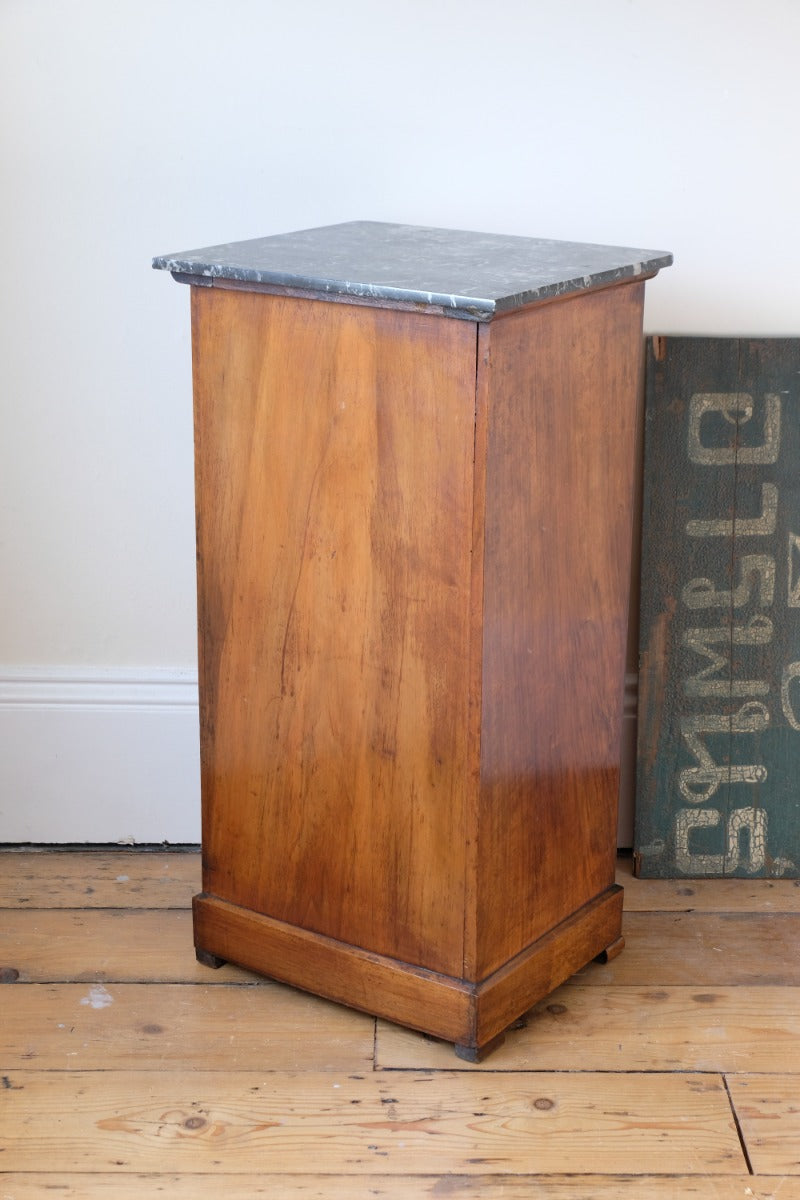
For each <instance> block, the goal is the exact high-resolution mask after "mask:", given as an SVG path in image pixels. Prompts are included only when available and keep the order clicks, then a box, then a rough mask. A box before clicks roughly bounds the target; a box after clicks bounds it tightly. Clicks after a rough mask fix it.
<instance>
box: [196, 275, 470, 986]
mask: <svg viewBox="0 0 800 1200" xmlns="http://www.w3.org/2000/svg"><path fill="white" fill-rule="evenodd" d="M192 298H193V331H194V336H193V341H194V347H195V400H196V417H197V419H196V454H197V459H196V461H197V496H198V560H199V606H200V615H199V620H200V630H201V697H202V698H201V708H202V713H201V723H202V741H203V747H204V748H203V791H204V811H203V820H204V825H203V829H204V834H203V838H204V855H205V874H204V887H205V890H206V891H208V892H211V893H213V894H216V895H218V896H220V897H222V898H223V899H228V900H232V901H233V902H235V903H238V904H241V905H244V906H245V907H248V908H251V909H253V910H254V911H256V912H261V913H264V914H266V915H269V916H271V917H274V918H276V919H278V920H282V921H286V922H288V923H291V924H296V925H298V926H301V927H303V928H306V929H309V930H312V931H314V932H317V933H321V934H324V935H327V936H330V937H334V938H339V939H341V940H344V941H346V942H350V943H352V944H355V945H357V946H360V947H363V948H364V949H367V950H370V951H374V952H376V953H382V954H391V955H394V956H395V957H397V958H399V959H402V960H404V961H408V962H413V963H416V964H418V965H421V966H424V967H428V968H431V969H433V970H438V971H444V972H446V973H449V974H452V975H459V976H460V974H461V969H462V961H463V927H464V916H463V909H464V886H465V867H464V850H463V846H462V844H461V842H460V839H458V838H454V837H453V830H454V829H463V827H464V796H465V793H466V789H467V787H468V781H467V780H466V779H465V778H464V764H465V762H466V758H467V752H466V739H467V734H468V728H469V725H468V703H469V680H468V670H467V662H468V647H469V644H470V636H471V631H470V624H469V596H470V570H471V562H470V553H471V538H472V455H473V440H474V393H475V339H476V334H475V329H474V327H473V326H472V325H471V324H470V323H466V322H460V321H443V320H440V319H437V318H435V317H429V316H425V315H418V314H415V313H406V312H393V311H389V310H373V309H368V308H354V307H350V306H345V305H329V304H325V303H317V302H313V301H303V300H296V299H293V298H289V297H276V296H268V295H254V294H250V293H246V292H232V291H216V290H214V289H204V288H193V289H192ZM434 481H435V488H434V487H432V484H433V483H434Z"/></svg>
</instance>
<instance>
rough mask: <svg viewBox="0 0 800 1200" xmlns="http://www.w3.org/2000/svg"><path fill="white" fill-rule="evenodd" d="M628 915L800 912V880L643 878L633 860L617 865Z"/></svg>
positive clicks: (618, 880)
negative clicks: (636, 870) (638, 876)
mask: <svg viewBox="0 0 800 1200" xmlns="http://www.w3.org/2000/svg"><path fill="white" fill-rule="evenodd" d="M617 883H618V884H620V886H621V887H624V889H625V908H626V910H627V911H628V912H692V911H694V910H702V911H703V912H705V913H709V912H719V913H734V912H753V913H756V912H763V913H771V912H774V913H780V912H785V913H797V912H800V880H797V879H793V880H791V882H789V881H783V882H781V881H777V880H773V879H752V880H747V879H641V878H638V879H637V878H636V877H635V876H634V874H633V871H632V863H631V860H630V859H621V860H620V861H619V862H618V863H617Z"/></svg>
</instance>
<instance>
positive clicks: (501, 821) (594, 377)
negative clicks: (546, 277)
mask: <svg viewBox="0 0 800 1200" xmlns="http://www.w3.org/2000/svg"><path fill="white" fill-rule="evenodd" d="M643 295H644V285H643V284H635V285H630V286H626V287H619V288H611V289H608V290H605V291H601V292H597V293H594V294H591V295H586V296H582V297H579V298H576V299H571V300H567V301H563V302H559V303H554V304H548V305H543V306H539V307H534V308H531V309H528V310H523V311H521V312H519V313H516V314H513V315H511V316H509V317H507V318H504V319H502V320H499V321H497V322H495V323H494V324H492V325H491V326H490V328H489V332H488V343H489V345H488V350H489V363H488V366H486V365H485V364H484V360H483V358H481V360H480V367H481V369H482V370H486V371H488V373H489V383H488V397H487V402H488V405H489V436H488V447H487V465H486V520H485V565H484V610H483V638H484V641H483V693H482V714H483V716H482V732H481V809H480V823H479V834H478V839H479V851H478V866H477V870H478V902H477V906H476V911H477V912H478V913H479V914H480V927H479V929H478V934H477V939H478V963H477V966H478V977H483V976H484V975H486V974H488V973H489V972H490V971H492V970H493V969H495V968H496V967H497V966H498V965H499V964H501V963H502V962H504V961H506V960H507V959H508V958H509V957H511V956H513V955H514V954H516V953H518V952H519V951H520V950H521V949H522V948H523V947H524V946H526V945H528V944H529V943H530V942H532V941H534V940H535V939H537V938H538V937H540V936H542V935H543V934H544V933H546V932H547V931H548V930H549V929H551V928H552V927H554V926H555V925H557V924H559V922H560V921H562V920H563V919H564V918H565V917H566V916H567V915H568V914H570V913H571V912H573V911H575V910H576V909H578V908H580V907H581V906H582V905H583V904H585V903H586V902H587V901H588V900H589V899H591V898H592V897H593V896H596V895H598V894H599V893H600V892H602V891H603V890H604V889H605V888H607V887H609V886H610V885H611V884H612V883H613V880H614V855H615V847H614V834H613V831H614V830H615V829H616V806H617V792H618V774H619V738H620V721H621V703H622V690H623V675H624V663H625V645H626V633H627V606H628V591H629V570H630V551H631V506H632V496H633V476H634V469H633V464H634V448H635V439H636V427H637V419H638V408H639V392H638V388H639V381H640V377H641V376H640V372H641V357H640V356H641V335H640V330H641V313H642V303H643Z"/></svg>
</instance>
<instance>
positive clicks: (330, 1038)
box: [0, 983, 374, 1195]
mask: <svg viewBox="0 0 800 1200" xmlns="http://www.w3.org/2000/svg"><path fill="white" fill-rule="evenodd" d="M373 1040H374V1021H372V1020H371V1019H370V1018H369V1017H365V1016H363V1015H361V1014H360V1013H354V1012H352V1011H350V1010H349V1009H346V1008H342V1007H341V1006H340V1005H337V1004H331V1003H329V1002H328V1001H326V1000H320V999H319V998H318V997H316V996H305V995H303V994H302V993H300V992H297V991H293V990H292V989H290V988H286V987H282V986H281V985H280V984H269V983H267V984H259V985H258V986H254V987H220V986H218V985H205V986H204V985H203V984H196V985H194V986H188V987H187V986H186V985H185V984H159V985H153V984H130V983H107V984H104V985H97V984H90V983H83V984H74V983H68V984H49V985H47V984H45V985H35V984H16V985H15V986H14V987H13V988H7V989H5V991H4V993H3V1019H2V1022H0V1065H2V1067H3V1069H4V1070H8V1069H18V1068H25V1067H30V1066H32V1065H35V1066H36V1068H37V1069H38V1070H42V1071H52V1070H101V1071H120V1070H127V1069H135V1070H138V1071H144V1070H147V1071H164V1070H170V1069H172V1070H175V1069H197V1070H215V1071H225V1072H235V1071H240V1070H248V1071H298V1070H315V1071H319V1070H320V1069H321V1068H322V1069H324V1070H332V1071H365V1070H371V1069H372V1056H373ZM0 1195H2V1189H0Z"/></svg>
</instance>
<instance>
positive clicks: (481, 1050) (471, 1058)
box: [455, 1033, 506, 1063]
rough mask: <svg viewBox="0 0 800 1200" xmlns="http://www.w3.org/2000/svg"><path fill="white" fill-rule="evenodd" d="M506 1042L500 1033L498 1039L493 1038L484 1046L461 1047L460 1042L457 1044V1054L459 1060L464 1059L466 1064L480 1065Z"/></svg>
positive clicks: (503, 1035)
mask: <svg viewBox="0 0 800 1200" xmlns="http://www.w3.org/2000/svg"><path fill="white" fill-rule="evenodd" d="M505 1040H506V1035H505V1034H504V1033H498V1035H497V1037H495V1038H492V1040H491V1041H490V1042H486V1043H485V1045H483V1046H461V1045H459V1043H458V1042H456V1044H455V1052H456V1056H457V1057H458V1058H462V1059H463V1060H464V1062H469V1063H479V1062H483V1060H484V1059H485V1058H486V1057H487V1056H488V1055H490V1054H491V1053H492V1051H493V1050H496V1049H497V1048H498V1046H502V1044H503V1042H504V1041H505Z"/></svg>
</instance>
